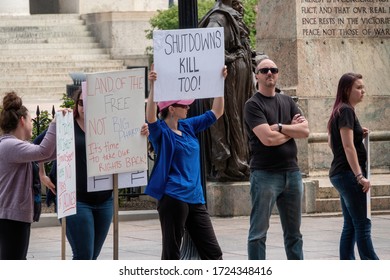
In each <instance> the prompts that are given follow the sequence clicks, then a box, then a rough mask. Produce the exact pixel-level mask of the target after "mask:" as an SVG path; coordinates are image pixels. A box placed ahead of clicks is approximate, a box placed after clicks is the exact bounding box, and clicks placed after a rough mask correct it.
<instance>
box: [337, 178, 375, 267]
mask: <svg viewBox="0 0 390 280" xmlns="http://www.w3.org/2000/svg"><path fill="white" fill-rule="evenodd" d="M330 181H331V182H332V185H333V186H334V187H335V188H336V189H337V191H338V192H339V194H340V201H341V208H342V211H343V216H344V225H343V231H342V233H341V238H340V249H339V250H340V259H341V260H354V259H355V243H356V244H357V247H358V251H359V255H360V259H362V260H377V259H378V256H377V255H376V254H375V251H374V247H373V245H372V240H371V220H370V219H368V218H367V200H366V193H364V192H363V191H362V187H361V186H360V185H359V184H358V183H357V181H356V178H355V175H354V174H353V172H352V171H345V172H342V173H339V174H337V175H335V176H332V177H330Z"/></svg>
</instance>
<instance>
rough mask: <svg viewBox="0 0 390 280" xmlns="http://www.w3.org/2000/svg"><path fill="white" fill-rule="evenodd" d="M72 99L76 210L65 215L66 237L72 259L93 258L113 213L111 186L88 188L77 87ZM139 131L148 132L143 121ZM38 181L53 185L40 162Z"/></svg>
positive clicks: (84, 144) (145, 133) (81, 102)
mask: <svg viewBox="0 0 390 280" xmlns="http://www.w3.org/2000/svg"><path fill="white" fill-rule="evenodd" d="M73 99H74V101H75V105H74V110H73V116H74V135H75V154H76V156H75V160H76V209H77V210H76V212H77V213H76V214H75V215H69V216H67V217H66V237H67V239H68V241H69V243H70V246H71V248H72V253H73V260H96V259H97V258H98V256H99V254H100V251H101V249H102V247H103V244H104V242H105V240H106V237H107V234H108V231H109V229H110V226H111V222H112V217H113V196H112V190H104V191H96V192H88V187H87V180H88V176H87V151H86V141H85V126H84V105H85V103H84V99H83V94H82V90H81V88H79V89H77V90H75V92H74V93H73ZM141 135H145V136H147V135H148V126H147V124H144V125H143V126H142V128H141ZM40 171H42V173H40V177H41V181H42V182H43V183H44V184H45V185H46V186H52V187H54V185H53V184H52V182H51V179H50V178H49V177H48V176H46V174H45V173H44V172H43V171H44V168H41V166H40Z"/></svg>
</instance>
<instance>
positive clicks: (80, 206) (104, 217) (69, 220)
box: [66, 197, 113, 260]
mask: <svg viewBox="0 0 390 280" xmlns="http://www.w3.org/2000/svg"><path fill="white" fill-rule="evenodd" d="M112 215H113V199H112V197H111V198H109V199H107V200H106V201H105V202H103V203H101V204H96V205H94V204H89V203H84V202H79V201H78V202H77V214H76V215H72V216H68V217H66V237H67V238H68V241H69V243H70V246H71V247H72V252H73V259H74V260H96V259H97V257H98V256H99V254H100V251H101V249H102V247H103V244H104V241H105V240H106V237H107V234H108V231H109V229H110V225H111V221H112Z"/></svg>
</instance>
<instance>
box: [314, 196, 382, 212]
mask: <svg viewBox="0 0 390 280" xmlns="http://www.w3.org/2000/svg"><path fill="white" fill-rule="evenodd" d="M316 210H317V211H316V212H317V213H333V212H341V204H340V199H339V198H327V199H317V200H316ZM371 210H373V211H382V210H390V196H373V197H371Z"/></svg>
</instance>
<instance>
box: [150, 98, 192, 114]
mask: <svg viewBox="0 0 390 280" xmlns="http://www.w3.org/2000/svg"><path fill="white" fill-rule="evenodd" d="M194 101H195V99H188V100H171V101H161V102H158V103H157V106H158V108H159V109H160V111H162V110H164V109H165V108H167V107H169V106H171V105H173V104H179V105H191V104H192V103H193V102H194Z"/></svg>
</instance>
